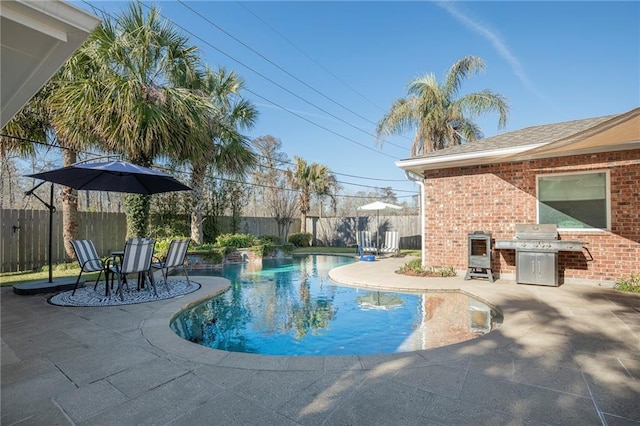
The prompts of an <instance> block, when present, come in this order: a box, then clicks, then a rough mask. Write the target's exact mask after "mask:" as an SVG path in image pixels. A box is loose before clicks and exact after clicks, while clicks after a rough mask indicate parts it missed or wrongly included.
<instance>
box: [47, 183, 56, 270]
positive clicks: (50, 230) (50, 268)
mask: <svg viewBox="0 0 640 426" xmlns="http://www.w3.org/2000/svg"><path fill="white" fill-rule="evenodd" d="M47 207H49V283H53V260H52V259H51V257H52V256H53V244H52V242H51V240H52V238H51V235H52V234H53V211H54V210H55V207H53V183H52V184H51V191H50V192H49V205H48V206H47Z"/></svg>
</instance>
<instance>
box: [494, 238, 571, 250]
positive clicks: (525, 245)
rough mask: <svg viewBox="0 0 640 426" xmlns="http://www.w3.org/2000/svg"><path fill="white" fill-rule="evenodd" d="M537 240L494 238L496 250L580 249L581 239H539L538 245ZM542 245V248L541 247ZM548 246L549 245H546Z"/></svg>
mask: <svg viewBox="0 0 640 426" xmlns="http://www.w3.org/2000/svg"><path fill="white" fill-rule="evenodd" d="M536 241H537V240H515V239H512V240H495V244H494V247H495V248H496V249H497V250H532V251H575V252H581V251H582V241H572V240H541V241H540V247H535V246H536ZM542 246H544V248H542ZM547 246H549V247H547Z"/></svg>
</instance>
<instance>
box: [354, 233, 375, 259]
mask: <svg viewBox="0 0 640 426" xmlns="http://www.w3.org/2000/svg"><path fill="white" fill-rule="evenodd" d="M357 236H358V246H360V248H361V249H362V252H363V253H375V254H378V247H376V246H375V245H374V244H372V243H371V233H370V232H369V231H358V235H357Z"/></svg>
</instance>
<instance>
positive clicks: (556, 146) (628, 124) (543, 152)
mask: <svg viewBox="0 0 640 426" xmlns="http://www.w3.org/2000/svg"><path fill="white" fill-rule="evenodd" d="M638 148H640V108H636V109H634V110H631V111H629V112H627V113H624V114H621V115H618V116H615V117H614V118H612V119H611V120H607V121H605V122H603V123H601V124H599V125H597V126H594V127H592V128H590V129H587V130H585V131H583V132H580V133H576V134H574V135H571V136H569V137H566V138H562V139H559V140H556V141H552V142H546V143H538V144H536V143H535V141H532V143H531V144H528V145H522V146H518V147H513V148H506V149H504V148H503V149H495V150H486V151H476V152H470V153H460V154H451V155H438V156H433V157H420V158H411V159H406V160H400V161H397V162H396V163H395V164H396V166H398V167H399V168H401V169H403V170H405V171H407V172H411V173H414V174H416V175H419V176H422V175H424V172H425V171H428V170H440V169H448V168H453V167H469V166H480V165H487V164H496V163H504V162H517V161H525V160H535V159H540V158H549V157H564V156H570V155H580V154H593V153H598V152H609V151H622V150H628V149H638Z"/></svg>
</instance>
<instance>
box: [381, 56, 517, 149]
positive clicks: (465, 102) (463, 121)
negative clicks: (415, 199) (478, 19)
mask: <svg viewBox="0 0 640 426" xmlns="http://www.w3.org/2000/svg"><path fill="white" fill-rule="evenodd" d="M484 67H485V65H484V62H483V61H482V59H480V58H478V57H475V56H467V57H465V58H462V59H460V60H458V61H457V62H456V63H454V64H453V66H452V67H451V68H450V69H449V71H448V72H447V73H446V74H445V76H444V81H443V82H442V83H439V82H438V81H437V79H436V77H435V76H434V75H433V74H427V75H425V76H422V77H418V78H416V79H414V80H412V81H411V82H409V84H408V96H407V97H406V98H401V99H397V100H396V101H395V102H394V103H393V104H392V105H391V109H390V110H389V112H388V113H386V114H385V116H384V117H383V118H382V119H381V120H380V121H379V122H378V125H377V127H376V136H377V138H378V140H379V141H380V142H382V139H381V137H382V136H385V135H394V134H401V133H404V132H405V131H413V130H414V129H415V132H416V135H415V138H414V141H413V145H412V146H411V156H413V157H415V156H418V155H423V154H426V153H428V152H432V151H435V150H438V149H443V148H447V147H450V146H454V145H459V144H460V143H462V140H465V141H466V142H471V141H475V140H477V139H481V138H482V137H483V134H482V131H481V130H480V128H479V127H478V125H477V124H476V123H475V122H474V121H473V120H472V117H473V116H475V115H479V114H484V113H487V112H497V113H498V114H499V122H498V126H499V128H504V127H505V125H506V122H507V114H508V110H509V108H508V106H507V103H506V100H505V98H504V97H503V96H501V95H499V94H496V93H493V92H491V91H490V90H483V91H481V92H476V93H469V94H466V95H464V96H461V97H457V96H458V93H459V91H460V86H461V84H462V81H463V80H464V79H466V78H468V77H469V76H470V75H471V74H475V73H478V72H479V71H482V70H483V69H484Z"/></svg>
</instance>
